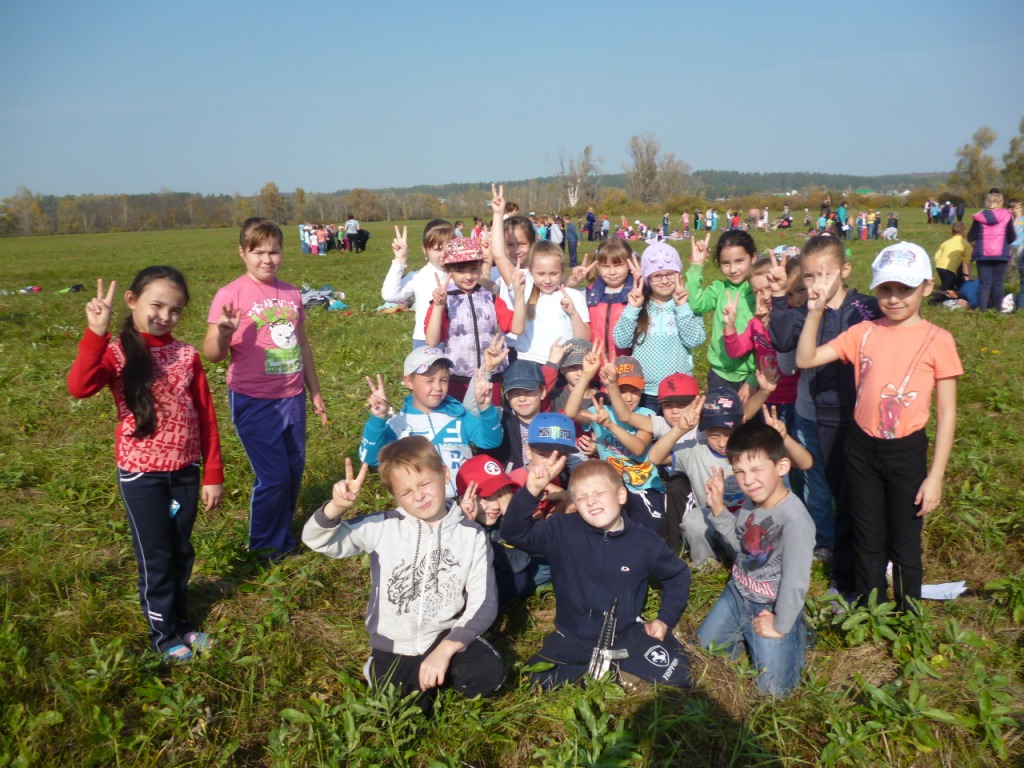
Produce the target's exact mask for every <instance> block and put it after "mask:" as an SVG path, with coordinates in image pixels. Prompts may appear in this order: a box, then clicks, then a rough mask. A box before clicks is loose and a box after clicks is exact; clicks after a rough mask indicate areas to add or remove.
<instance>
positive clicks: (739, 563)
mask: <svg viewBox="0 0 1024 768" xmlns="http://www.w3.org/2000/svg"><path fill="white" fill-rule="evenodd" d="M711 524H712V525H713V526H714V527H715V530H716V531H718V532H719V533H720V534H722V538H724V539H725V542H726V544H728V545H729V547H730V548H731V549H732V551H733V552H735V553H736V561H735V562H734V563H733V566H732V580H733V582H734V583H735V584H736V588H737V589H739V591H740V594H741V595H742V596H743V598H744V599H745V600H749V601H750V602H752V603H758V604H764V605H766V606H771V611H772V613H774V614H775V620H774V623H775V631H776V632H778V633H780V634H783V635H784V634H786V633H787V632H789V630H790V629H792V627H793V624H794V623H795V622H796V621H797V619H798V618H799V617H800V614H801V613H803V610H804V598H805V597H806V596H807V587H808V586H810V583H811V557H812V556H813V554H814V521H813V520H811V516H810V515H809V514H807V509H806V508H805V507H804V505H803V502H801V501H800V499H798V498H797V497H796V496H795V495H794V494H793V493H787V494H786V496H785V498H783V499H782V501H780V502H779V503H778V504H776V505H775V506H774V507H771V508H770V509H760V508H756V507H753V505H752V504H751V502H750V501H747V502H746V503H745V504H744V505H743V506H742V507H741V508H740V510H739V512H737V513H736V514H735V515H731V514H729V513H728V512H723V513H721V514H720V515H712V516H711Z"/></svg>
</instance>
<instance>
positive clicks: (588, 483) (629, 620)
mask: <svg viewBox="0 0 1024 768" xmlns="http://www.w3.org/2000/svg"><path fill="white" fill-rule="evenodd" d="M564 466H565V457H564V456H556V457H553V458H552V459H551V460H550V461H548V462H547V463H541V462H534V463H532V464H531V465H530V473H529V476H528V479H527V482H526V486H525V487H523V488H521V489H520V490H519V491H517V492H516V494H515V496H513V497H512V501H511V502H510V504H509V506H508V510H507V511H506V513H505V517H504V518H503V519H502V523H501V535H502V537H503V538H504V539H505V540H506V541H507V542H508V543H509V544H512V545H513V546H516V547H519V548H520V549H523V550H526V551H527V552H530V553H534V554H539V555H543V556H544V557H546V558H547V560H548V562H549V563H550V564H551V580H552V583H553V584H554V588H555V605H556V613H555V631H554V632H552V633H551V634H549V635H548V636H547V637H546V638H544V642H543V644H542V645H541V649H540V651H539V652H538V653H537V654H535V655H534V656H533V658H531V659H530V661H529V662H528V663H529V664H531V665H532V664H535V663H538V662H543V661H546V662H550V663H553V664H554V667H553V668H551V669H547V670H543V671H540V672H534V673H532V675H531V677H532V679H533V680H534V681H535V682H538V683H540V684H541V686H543V687H544V688H552V687H554V686H556V685H559V684H561V683H567V682H576V681H578V680H580V679H581V678H582V677H583V676H584V675H585V674H586V672H587V667H588V665H589V663H590V659H591V655H592V653H593V651H594V648H595V646H596V645H597V643H598V640H599V636H600V634H601V627H602V624H603V622H604V615H605V613H606V612H607V611H608V610H609V609H610V608H611V607H612V604H613V602H615V601H617V617H618V629H617V632H616V634H615V637H614V639H613V641H612V646H611V647H612V648H613V649H615V650H625V651H626V652H627V656H626V657H625V658H622V659H621V660H620V661H619V662H618V668H619V669H621V670H622V671H624V672H628V673H630V674H632V675H636V676H637V677H639V678H641V679H643V680H646V681H647V682H650V683H660V684H662V685H672V686H676V687H689V685H690V683H691V677H690V665H689V662H688V660H687V658H686V655H685V653H684V651H683V648H682V645H681V644H680V643H679V641H678V640H676V638H675V637H673V635H672V628H673V627H675V626H676V624H677V623H678V622H679V617H680V615H681V614H682V612H683V609H684V608H685V607H686V601H687V599H688V598H689V595H690V569H689V567H688V566H687V565H686V563H684V562H683V561H682V560H680V559H679V557H677V556H676V555H675V554H673V553H672V551H671V550H670V549H669V548H668V546H667V545H666V544H665V542H664V541H662V540H661V538H660V537H659V536H658V534H657V533H656V532H654V531H649V530H646V529H644V528H641V527H639V526H636V525H632V524H631V523H630V522H629V520H627V519H626V518H624V517H623V516H622V506H623V505H624V504H625V503H626V494H627V493H628V491H626V488H625V487H624V486H623V484H622V479H621V477H620V476H619V473H618V472H616V471H615V469H614V468H613V467H612V466H611V465H610V464H609V463H607V462H605V461H598V460H590V461H585V462H584V463H582V464H580V465H579V466H578V467H577V468H576V470H575V471H574V472H573V474H572V477H571V478H570V481H569V493H570V495H571V497H572V500H573V502H574V503H575V504H576V508H577V514H565V515H554V516H552V517H549V518H547V519H546V520H534V519H533V518H532V514H531V513H532V512H533V510H534V509H535V508H536V506H537V501H538V496H539V494H540V493H541V492H542V491H543V490H544V488H545V487H547V485H548V483H550V482H551V480H552V478H554V477H557V476H558V474H559V473H560V472H561V471H562V469H563V468H564ZM649 578H655V579H657V580H658V581H659V582H661V585H662V593H661V605H660V608H659V610H658V617H657V618H656V619H655V620H654V621H650V622H646V623H644V622H643V621H642V619H641V618H640V612H641V610H643V607H644V602H645V600H646V598H647V580H648V579H649Z"/></svg>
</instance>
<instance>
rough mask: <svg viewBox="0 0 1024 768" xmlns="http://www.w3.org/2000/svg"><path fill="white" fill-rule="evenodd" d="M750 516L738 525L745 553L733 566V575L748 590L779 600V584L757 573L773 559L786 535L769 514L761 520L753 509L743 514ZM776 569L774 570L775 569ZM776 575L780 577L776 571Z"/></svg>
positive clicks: (741, 544) (738, 533)
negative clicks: (774, 584) (777, 588)
mask: <svg viewBox="0 0 1024 768" xmlns="http://www.w3.org/2000/svg"><path fill="white" fill-rule="evenodd" d="M743 514H745V515H746V517H745V518H743V519H741V520H740V521H739V522H737V524H736V534H737V535H738V536H739V537H740V548H741V549H742V552H741V554H740V556H739V557H738V558H737V559H736V562H735V563H734V564H733V567H732V577H733V578H734V579H735V580H736V582H737V583H738V584H740V585H742V586H743V587H745V588H746V589H748V590H750V591H751V592H754V593H755V594H758V595H763V596H765V597H768V598H771V599H773V600H774V599H775V596H776V594H775V587H774V586H773V585H772V583H771V582H770V581H764V580H761V579H759V578H757V572H758V571H760V570H761V569H762V568H764V567H765V566H766V565H767V564H768V561H769V560H771V558H772V555H773V554H774V553H775V550H776V548H777V547H778V545H779V539H780V538H781V537H782V528H781V527H780V526H778V525H776V524H775V520H774V519H773V518H772V517H771V516H770V515H769V516H768V517H765V518H763V519H762V520H761V522H760V523H758V522H757V521H756V520H755V518H754V513H753V512H746V513H741V515H743ZM771 570H773V571H774V569H771ZM771 575H772V576H777V574H776V573H774V572H773V573H772V574H771Z"/></svg>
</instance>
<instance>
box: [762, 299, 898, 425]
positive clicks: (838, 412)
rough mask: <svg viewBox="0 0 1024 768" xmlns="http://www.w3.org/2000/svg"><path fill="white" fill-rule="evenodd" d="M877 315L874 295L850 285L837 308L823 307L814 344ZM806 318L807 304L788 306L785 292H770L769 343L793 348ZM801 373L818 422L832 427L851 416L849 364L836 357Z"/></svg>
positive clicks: (781, 348) (852, 394)
mask: <svg viewBox="0 0 1024 768" xmlns="http://www.w3.org/2000/svg"><path fill="white" fill-rule="evenodd" d="M880 317H882V311H881V310H880V309H879V308H878V300H877V299H875V297H874V296H866V295H865V294H863V293H858V292H857V291H855V290H853V289H851V290H849V291H847V292H846V298H844V299H843V303H842V305H841V306H840V307H839V309H832V308H831V307H825V311H824V312H823V313H822V316H821V325H820V326H819V327H818V340H817V345H818V346H819V347H820V346H821V345H822V344H827V343H828V342H830V341H832V339H834V338H835V337H836V336H838V335H839V334H840V333H842V332H843V331H845V330H847V329H848V328H850V327H851V326H854V325H856V324H857V323H860V322H862V321H864V320H877V319H878V318H880ZM806 319H807V307H790V306H789V304H788V303H787V301H786V297H785V296H773V297H772V321H771V323H769V324H768V335H769V336H770V337H771V340H772V346H774V347H775V349H777V350H778V351H779V352H791V351H792V350H794V349H796V345H797V342H798V341H799V340H800V331H802V330H803V327H804V321H805V320H806ZM800 375H801V376H806V377H807V380H808V381H807V386H808V391H809V392H810V393H811V398H812V399H813V400H814V412H815V415H816V417H817V421H818V422H820V423H822V424H825V425H827V426H833V427H834V426H838V425H839V424H843V423H846V422H848V421H849V420H850V419H851V418H853V406H854V404H855V403H856V402H857V388H856V385H855V384H854V380H853V367H852V366H849V365H846V364H845V363H840V362H838V361H836V362H833V363H829V364H828V365H823V366H821V367H820V368H808V369H806V370H804V371H803V372H802V373H801V374H800Z"/></svg>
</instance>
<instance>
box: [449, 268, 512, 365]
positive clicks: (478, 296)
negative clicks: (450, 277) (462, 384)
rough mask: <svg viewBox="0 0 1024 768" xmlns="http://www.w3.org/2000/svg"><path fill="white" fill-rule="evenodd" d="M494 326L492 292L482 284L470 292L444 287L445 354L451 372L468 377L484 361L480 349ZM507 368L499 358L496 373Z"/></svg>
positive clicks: (491, 336) (494, 313)
mask: <svg viewBox="0 0 1024 768" xmlns="http://www.w3.org/2000/svg"><path fill="white" fill-rule="evenodd" d="M497 330H499V328H498V315H497V313H496V312H495V310H494V294H492V293H491V292H490V291H488V290H486V289H484V288H478V289H477V290H475V291H474V292H473V293H463V292H462V291H460V290H458V289H456V290H454V291H448V340H447V341H445V346H444V351H445V354H446V355H448V356H449V357H451V358H452V362H453V365H452V373H453V374H455V375H456V376H466V377H470V376H472V375H473V374H474V373H476V370H477V368H479V367H480V366H481V365H483V364H484V350H485V349H487V347H489V346H490V345H491V339H492V338H493V336H494V332H495V331H497ZM506 368H508V361H507V360H504V361H502V363H501V365H499V366H498V368H497V370H496V371H495V372H496V373H501V372H502V371H504V370H505V369H506Z"/></svg>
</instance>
